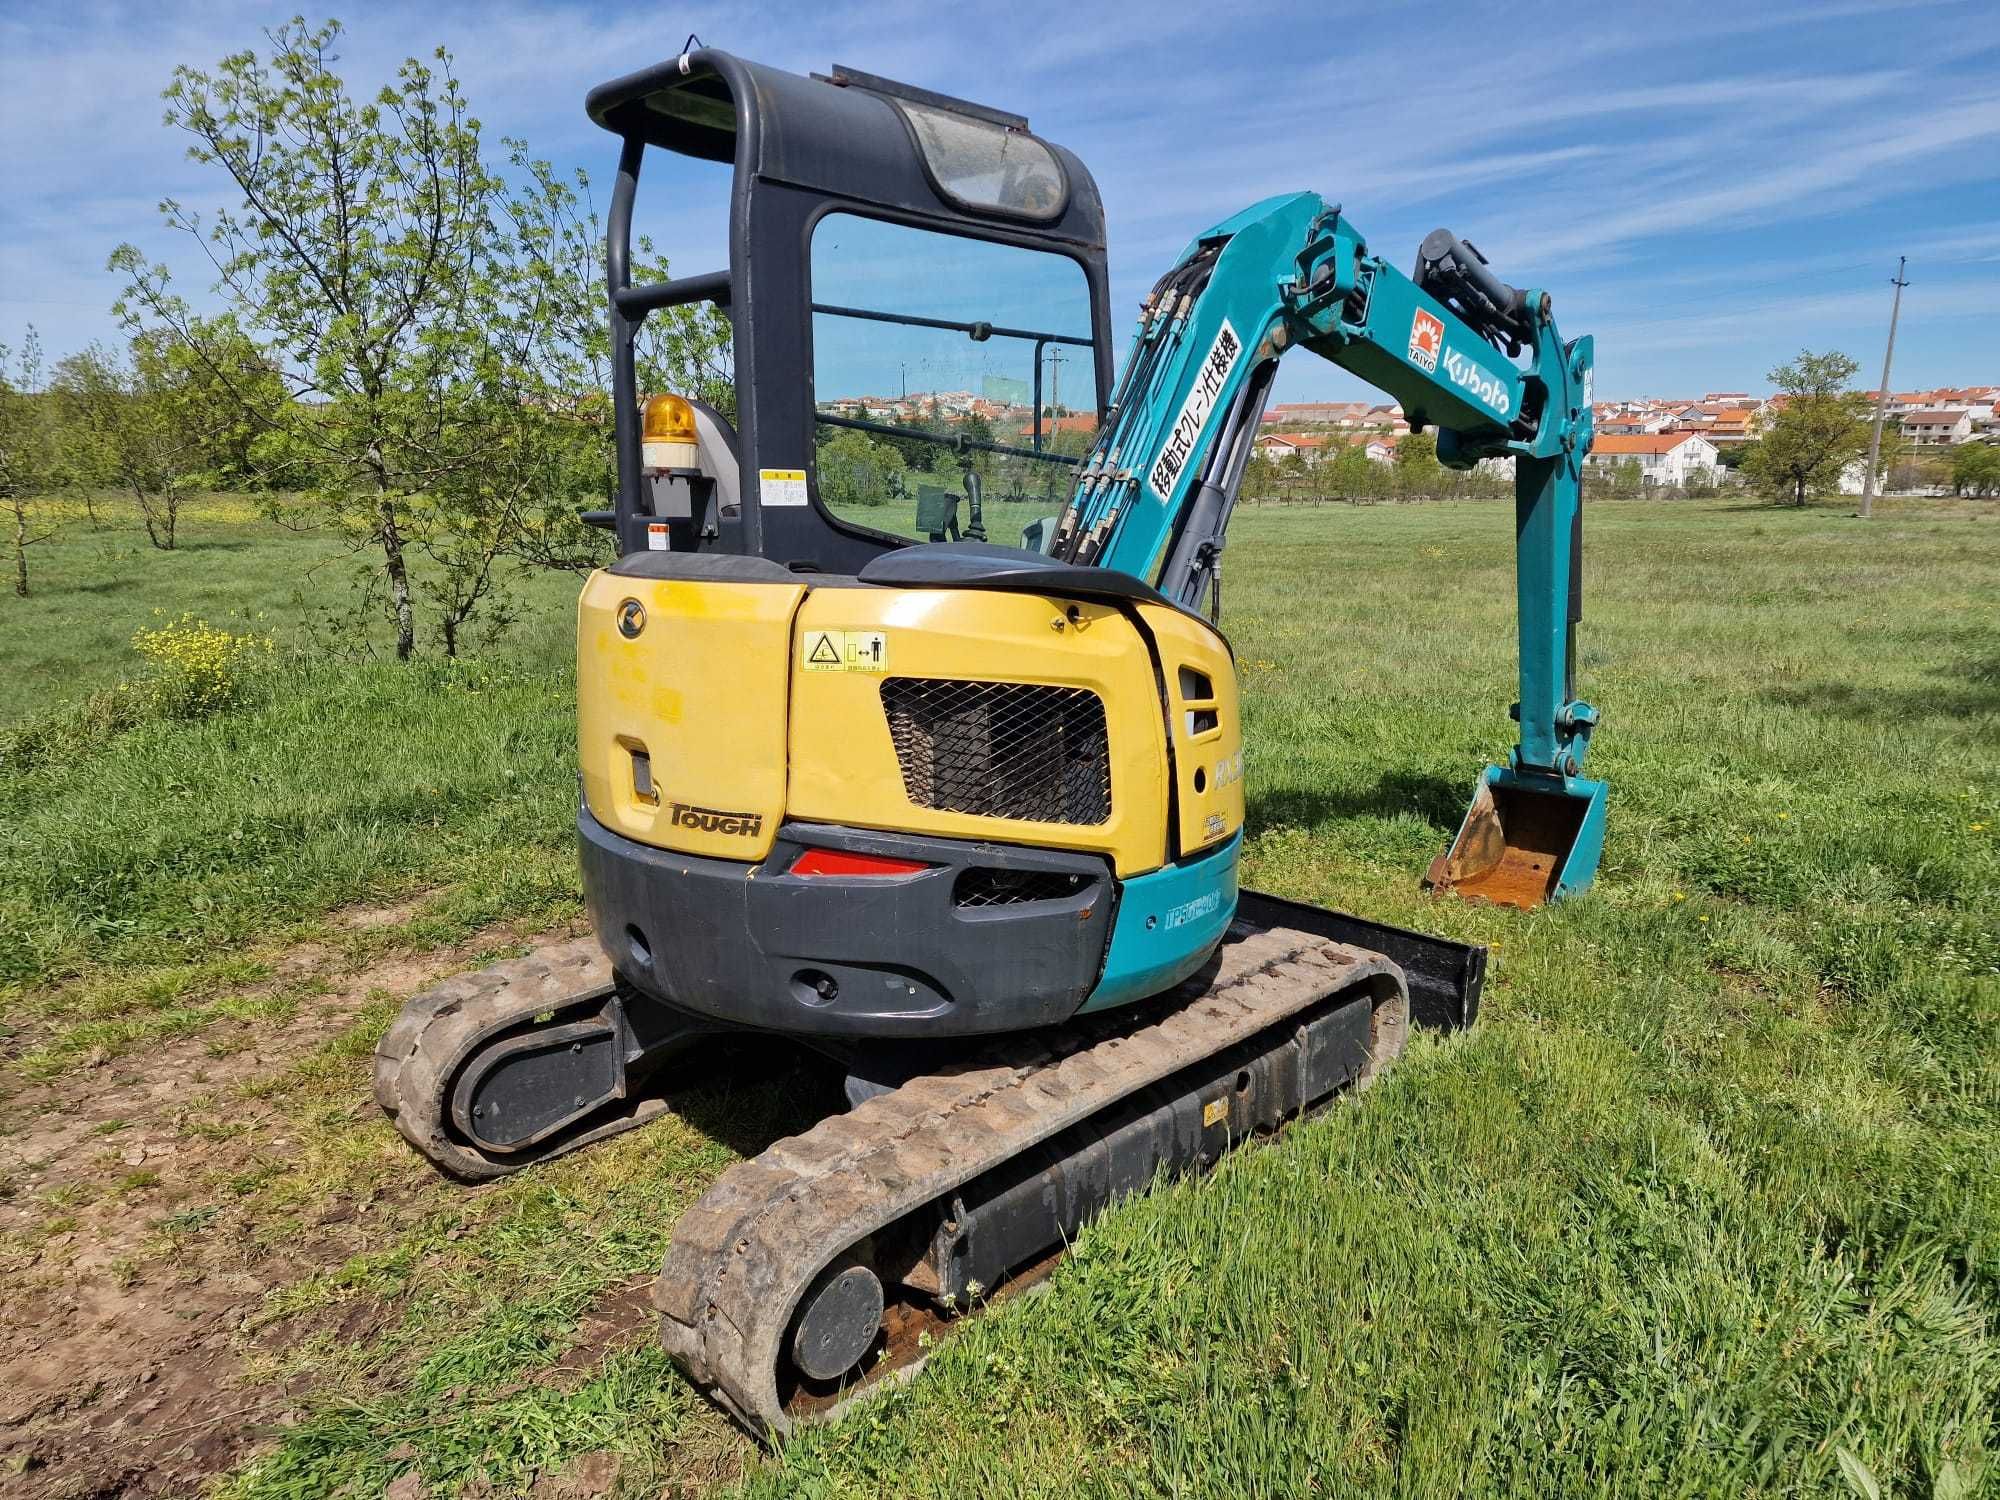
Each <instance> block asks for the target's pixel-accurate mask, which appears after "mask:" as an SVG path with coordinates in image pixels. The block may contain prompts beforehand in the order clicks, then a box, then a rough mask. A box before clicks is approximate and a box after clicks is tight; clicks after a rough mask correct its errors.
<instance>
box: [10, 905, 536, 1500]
mask: <svg viewBox="0 0 2000 1500" xmlns="http://www.w3.org/2000/svg"><path fill="white" fill-rule="evenodd" d="M402 914H403V913H402V911H401V909H392V908H384V909H380V910H370V911H361V912H354V913H350V914H349V915H348V918H347V922H346V925H347V926H349V927H350V928H365V927H371V926H380V925H384V924H387V923H392V922H395V921H397V920H400V917H401V915H402ZM568 935H569V934H567V933H561V932H558V933H554V934H532V933H518V932H515V931H512V930H509V929H505V928H502V929H496V930H489V931H487V932H484V933H481V934H479V935H478V936H477V937H475V938H473V939H471V940H469V941H467V942H465V943H462V944H459V945H456V946H454V947H451V948H447V949H441V950H432V951H428V952H422V953H408V952H400V953H392V954H389V955H387V956H380V957H375V958H370V959H367V960H364V961H360V962H359V963H351V962H346V961H344V960H343V959H342V958H341V957H340V949H339V945H338V943H337V942H324V943H309V944H304V945H301V946H300V947H298V948H295V949H292V950H290V951H289V952H287V953H285V954H283V955H280V956H279V958H278V960H277V963H276V964H275V966H274V968H275V974H274V980H273V982H282V981H283V980H284V979H285V978H287V977H293V978H295V977H298V976H300V975H302V974H317V975H318V977H319V978H321V979H323V980H324V981H325V982H327V983H328V984H330V985H331V986H332V988H331V990H330V992H328V993H326V994H324V995H321V996H319V997H317V998H315V999H314V1000H312V1001H311V1002H310V1003H309V1005H308V1006H307V1007H304V1008H302V1009H301V1010H300V1012H299V1013H298V1014H297V1015H296V1016H295V1017H294V1018H293V1019H292V1020H290V1021H287V1022H284V1023H282V1024H274V1023H272V1022H269V1021H263V1022H257V1023H240V1024H241V1026H242V1029H241V1030H240V1031H237V1032H232V1033H231V1034H230V1035H229V1036H228V1037H227V1038H226V1039H219V1038H218V1037H217V1036H216V1035H215V1034H214V1028H211V1029H210V1031H208V1032H204V1033H202V1034H198V1035H194V1036H188V1037H182V1038H178V1039H176V1040H174V1041H171V1042H168V1043H166V1044H163V1045H156V1046H153V1047H150V1048H145V1049H141V1050H138V1051H135V1052H133V1053H132V1054H130V1055H128V1056H125V1057H122V1058H118V1059H116V1060H113V1061H108V1062H103V1063H100V1064H99V1065H97V1066H94V1067H89V1066H86V1067H82V1068H79V1069H76V1070H74V1071H72V1072H70V1073H67V1074H64V1075H62V1076H60V1077H58V1078H55V1079H54V1080H52V1081H49V1082H47V1083H42V1084H34V1085H30V1086H28V1087H25V1088H22V1089H21V1090H20V1091H19V1092H17V1093H15V1094H14V1095H13V1096H12V1097H11V1098H9V1099H8V1100H7V1101H6V1109H7V1116H8V1125H9V1127H10V1129H9V1133H7V1134H6V1135H4V1136H0V1169H4V1171H5V1172H6V1175H7V1177H8V1178H9V1180H10V1183H11V1187H12V1191H11V1193H10V1195H9V1196H8V1197H6V1198H5V1199H4V1200H0V1285H4V1287H5V1288H6V1290H5V1293H4V1296H0V1495H6V1496H9V1497H11V1496H14V1495H21V1496H30V1495H33V1496H52V1497H64V1500H68V1497H84V1496H89V1497H107V1500H108V1497H111V1496H126V1495H132V1496H138V1495H155V1494H168V1493H186V1492H188V1491H191V1490H194V1489H197V1488H199V1487H200V1485H201V1484H202V1482H203V1481H205V1480H207V1479H210V1478H212V1477H214V1476H216V1475H217V1474H220V1473H222V1472H224V1471H226V1470H227V1469H228V1468H229V1467H231V1466H232V1465H233V1464H234V1463H235V1462H236V1461H237V1460H238V1459H239V1458H240V1457H242V1455H243V1454H244V1453H246V1452H247V1451H248V1449H249V1448H250V1447H251V1446H252V1445H253V1444H254V1443H256V1442H257V1441H258V1440H259V1438H260V1437H261V1436H264V1435H265V1434H266V1433H267V1432H268V1430H269V1429H270V1427H272V1426H273V1425H274V1424H275V1423H277V1422H278V1421H279V1420H280V1419H282V1418H283V1417H285V1416H286V1414H287V1410H288V1407H289V1406H290V1404H291V1403H292V1401H293V1400H295V1399H296V1397H297V1395H298V1392H297V1391H288V1390H287V1389H286V1388H284V1387H283V1386H282V1385H278V1384H275V1383H257V1384H253V1383H252V1382H250V1381H249V1380H248V1379H246V1378H245V1376H246V1371H245V1367H244V1345H245V1342H246V1341H245V1339H244V1337H243V1335H244V1333H245V1331H246V1329H247V1327H248V1325H249V1323H250V1321H251V1320H252V1319H253V1318H254V1317H255V1315H256V1314H257V1313H258V1311H259V1309H260V1307H261V1306H262V1304H263V1302H264V1299H265V1297H266V1294H267V1293H269V1292H270V1291H271V1290H272V1289H274V1288H276V1287H280V1286H284V1285H286V1284H288V1283H290V1282H293V1281H296V1280H297V1279H299V1278H300V1277H302V1276H306V1275H309V1274H312V1273H314V1272H316V1271H320V1270H324V1269H326V1268H329V1267H332V1266H337V1265H339V1264H340V1263H341V1262H343V1261H344V1260H346V1259H347V1258H348V1257H350V1256H352V1255H354V1254H356V1253H357V1252H359V1251H361V1250H364V1249H366V1248H369V1246H370V1245H371V1244H379V1243H380V1242H381V1239H382V1236H383V1234H384V1232H385V1230H387V1229H388V1227H389V1226H390V1224H392V1223H394V1222H398V1221H401V1220H403V1219H405V1218H406V1217H407V1215H408V1214H409V1213H410V1212H413V1211H416V1209H417V1208H418V1207H419V1206H420V1205H421V1204H422V1203H424V1202H427V1201H429V1199H430V1198H431V1197H433V1196H435V1195H437V1194H439V1193H440V1192H444V1191H449V1189H447V1188H445V1187H444V1185H443V1184H442V1183H440V1181H439V1180H438V1179H437V1178H436V1176H435V1175H434V1174H432V1173H431V1172H430V1171H429V1170H428V1168H426V1167H424V1166H423V1165H422V1164H421V1163H419V1162H418V1161H417V1160H416V1159H415V1158H414V1157H411V1158H410V1160H409V1163H408V1170H407V1171H403V1170H402V1169H401V1168H400V1166H399V1167H398V1168H397V1170H396V1173H395V1175H394V1176H393V1178H392V1180H390V1181H387V1182H384V1183H380V1184H378V1185H377V1186H375V1187H374V1188H372V1189H371V1190H370V1191H369V1192H368V1194H367V1195H366V1196H365V1197H363V1198H361V1199H360V1200H359V1201H356V1200H354V1199H346V1198H337V1199H334V1200H331V1201H325V1202H315V1203H312V1204H310V1205H309V1206H308V1207H307V1208H306V1209H305V1210H304V1211H303V1216H302V1217H300V1216H293V1217H290V1218H288V1219H287V1220H286V1221H285V1222H284V1223H283V1224H282V1225H277V1226H274V1225H273V1224H271V1223H269V1222H256V1221H255V1220H254V1219H253V1217H252V1216H248V1215H243V1214H240V1213H238V1212H236V1211H235V1210H234V1209H233V1208H232V1206H231V1188H232V1184H234V1185H236V1186H237V1189H238V1191H239V1192H240V1191H244V1189H242V1188H241V1184H243V1183H246V1182H249V1183H254V1182H255V1181H256V1180H257V1179H258V1177H259V1174H264V1173H269V1172H271V1171H272V1170H274V1164H277V1165H278V1166H282V1164H283V1163H285V1162H286V1160H287V1158H288V1156H291V1155H294V1154H296V1152H297V1149H298V1148H297V1145H296V1143H295V1140H294V1137H295V1136H296V1135H297V1134H298V1132H299V1129H300V1126H301V1121H300V1120H299V1118H298V1117H297V1111H296V1109H295V1108H294V1107H293V1105H292V1101H291V1099H290V1098H289V1096H288V1093H287V1091H286V1090H284V1089H282V1088H279V1089H267V1088H265V1087H264V1085H267V1084H270V1083H271V1082H272V1081H273V1080H276V1079H279V1078H280V1077H281V1076H283V1075H285V1074H287V1072H288V1071H289V1070H292V1069H294V1068H296V1067H298V1066H299V1065H300V1064H301V1063H302V1062H305V1061H306V1060H308V1059H310V1058H312V1057H313V1055H314V1054H315V1052H317V1051H319V1050H320V1049H322V1048H323V1047H325V1046H326V1045H327V1044H329V1043H332V1042H335V1041H336V1039H338V1038H340V1037H341V1036H342V1035H343V1033H346V1032H347V1031H349V1030H350V1028H351V1027H352V1026H353V1024H354V1022H355V1019H356V1017H357V1016H358V1015H359V1014H360V1013H361V1012H362V1011H363V1010H364V1008H366V1007H367V1005H368V1004H369V1002H370V1000H371V999H372V998H379V997H380V995H381V994H382V993H383V992H387V993H388V994H390V995H393V996H395V997H397V998H398V999H400V998H402V997H405V996H407V995H410V994H413V993H415V992H416V991H417V990H419V989H421V988H423V987H425V986H426V985H427V984H429V983H431V982H434V981H435V980H436V979H438V978H441V977H443V976H444V975H447V974H450V973H452V972H454V971H456V970H458V969H462V968H465V967H467V966H468V965H469V964H470V963H472V962H473V961H475V956H476V955H478V954H480V953H482V952H485V951H490V950H492V949H494V948H495V947H497V946H508V945H525V944H528V943H539V942H541V941H544V940H557V939H560V938H562V937H564V936H568ZM219 1024H226V1023H219ZM223 1040H226V1043H227V1047H228V1048H230V1049H234V1050H224V1051H223V1054H222V1055H219V1056H218V1055H217V1051H218V1044H219V1042H221V1041H223ZM365 1068H366V1063H365V1058H363V1059H358V1060H356V1061H354V1062H353V1063H352V1065H351V1070H352V1071H353V1072H354V1073H355V1075H356V1078H357V1079H358V1080H360V1081H359V1082H357V1084H356V1086H355V1087H354V1088H353V1089H352V1090H345V1091H343V1092H342V1094H341V1098H342V1099H343V1100H350V1099H351V1102H349V1103H347V1104H346V1105H345V1107H346V1108H347V1110H348V1112H349V1118H353V1117H355V1116H358V1115H359V1114H361V1113H362V1112H364V1111H372V1110H373V1109H374V1107H375V1106H374V1103H373V1101H372V1099H370V1098H369V1096H368V1094H367V1090H366V1083H365ZM458 1191H461V1192H462V1191H463V1190H462V1189H461V1190H458ZM188 1230H199V1231H201V1232H199V1233H194V1232H184V1231H188ZM274 1230H283V1231H286V1232H274ZM329 1311H331V1312H333V1313H334V1314H335V1315H336V1316H337V1317H338V1318H339V1319H340V1320H341V1323H342V1325H343V1326H340V1327H337V1328H332V1329H328V1328H326V1327H325V1326H324V1325H322V1327H321V1328H320V1329H318V1330H313V1331H331V1332H335V1333H337V1334H339V1335H341V1336H344V1337H350V1338H351V1337H355V1336H357V1335H359V1334H361V1333H362V1332H364V1331H365V1327H364V1325H365V1323H366V1321H367V1320H368V1319H369V1318H370V1317H372V1316H374V1309H373V1307H372V1305H370V1304H367V1303H365V1302H364V1303H349V1304H343V1305H342V1306H341V1307H339V1308H337V1309H331V1310H329ZM307 1331H309V1330H305V1329H289V1330H288V1329H284V1328H276V1329H271V1330H264V1331H262V1332H260V1334H259V1344H260V1346H261V1348H260V1352H262V1353H265V1354H269V1353H271V1352H273V1350H272V1347H271V1346H272V1345H273V1344H275V1345H277V1346H278V1347H282V1346H284V1345H286V1344H290V1343H294V1342H296V1341H297V1339H298V1338H300V1337H302V1336H303V1335H304V1334H305V1333H306V1332H307Z"/></svg>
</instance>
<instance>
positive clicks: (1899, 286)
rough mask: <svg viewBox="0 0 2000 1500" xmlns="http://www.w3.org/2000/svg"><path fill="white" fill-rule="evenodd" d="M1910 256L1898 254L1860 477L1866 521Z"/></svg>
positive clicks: (1879, 456)
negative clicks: (1872, 423) (1871, 425)
mask: <svg viewBox="0 0 2000 1500" xmlns="http://www.w3.org/2000/svg"><path fill="white" fill-rule="evenodd" d="M1908 264H1909V257H1907V256H1903V255H1899V256H1897V257H1896V277H1895V281H1894V285H1895V288H1896V300H1895V302H1894V303H1893V304H1891V306H1890V308H1889V344H1888V347H1887V348H1885V349H1884V350H1883V351H1882V389H1881V390H1879V391H1877V392H1876V393H1875V430H1874V431H1873V432H1871V433H1870V434H1869V435H1868V472H1867V473H1866V474H1864V475H1862V476H1861V519H1862V520H1864V521H1865V520H1867V519H1868V517H1869V515H1870V514H1871V513H1872V512H1873V510H1874V508H1875V465H1876V464H1878V463H1879V462H1881V459H1882V419H1883V417H1885V416H1887V415H1888V412H1889V361H1890V360H1892V359H1894V358H1895V357H1896V320H1897V319H1898V318H1899V317H1901V316H1902V314H1903V288H1904V287H1906V286H1908V285H1909V282H1907V281H1905V280H1904V279H1903V267H1905V266H1906V265H1908Z"/></svg>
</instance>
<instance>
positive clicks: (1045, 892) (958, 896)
mask: <svg viewBox="0 0 2000 1500" xmlns="http://www.w3.org/2000/svg"><path fill="white" fill-rule="evenodd" d="M1082 885H1083V877H1082V876H1081V875H1065V874H1064V873H1063V872H1062V871H1060V870H995V869H989V868H987V867H985V866H983V865H981V866H975V867H974V868H972V869H970V870H967V871H965V872H964V873H963V874H962V875H960V876H959V877H958V884H957V885H956V886H955V887H953V889H952V893H951V896H952V900H953V901H954V902H955V903H956V904H957V905H959V906H1020V905H1023V904H1024V903H1026V902H1029V901H1060V900H1062V899H1063V898H1064V897H1065V896H1074V895H1075V894H1076V893H1077V891H1078V890H1079V889H1080V888H1081V887H1082Z"/></svg>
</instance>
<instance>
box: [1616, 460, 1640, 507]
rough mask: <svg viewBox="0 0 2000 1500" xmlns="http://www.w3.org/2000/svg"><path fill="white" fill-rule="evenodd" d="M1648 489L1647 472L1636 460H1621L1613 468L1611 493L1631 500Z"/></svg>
mask: <svg viewBox="0 0 2000 1500" xmlns="http://www.w3.org/2000/svg"><path fill="white" fill-rule="evenodd" d="M1645 487H1646V471H1645V470H1644V469H1642V468H1640V467H1639V460H1638V459H1636V458H1627V459H1621V460H1620V461H1619V462H1618V463H1615V464H1613V465H1612V466H1611V493H1612V494H1614V495H1617V496H1619V497H1621V498H1623V499H1627V500H1629V499H1631V498H1632V497H1633V496H1634V495H1636V494H1638V493H1639V492H1640V491H1641V490H1643V489H1644V488H1645Z"/></svg>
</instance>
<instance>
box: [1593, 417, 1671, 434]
mask: <svg viewBox="0 0 2000 1500" xmlns="http://www.w3.org/2000/svg"><path fill="white" fill-rule="evenodd" d="M1596 420H1597V430H1598V432H1599V433H1617V434H1622V435H1624V436H1627V437H1630V436H1633V435H1634V434H1638V435H1645V434H1649V433H1655V432H1664V431H1665V430H1666V429H1667V427H1668V425H1669V424H1670V423H1671V422H1672V421H1673V418H1672V417H1670V416H1669V415H1667V413H1665V412H1663V411H1626V412H1617V413H1606V414H1600V415H1599V416H1598V417H1597V419H1596Z"/></svg>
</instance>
